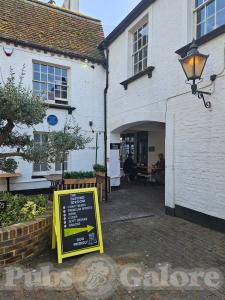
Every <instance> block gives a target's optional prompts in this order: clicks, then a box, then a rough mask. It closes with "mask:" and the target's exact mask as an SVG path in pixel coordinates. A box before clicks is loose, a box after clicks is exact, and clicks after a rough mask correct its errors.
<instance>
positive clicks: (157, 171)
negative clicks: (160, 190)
mask: <svg viewBox="0 0 225 300" xmlns="http://www.w3.org/2000/svg"><path fill="white" fill-rule="evenodd" d="M152 179H153V180H154V181H155V182H156V183H159V184H164V183H165V159H164V156H163V154H162V153H160V154H159V160H158V161H157V162H156V164H154V165H153V169H152Z"/></svg>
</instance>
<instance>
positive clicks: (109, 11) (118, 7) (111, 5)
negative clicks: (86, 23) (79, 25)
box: [42, 0, 140, 36]
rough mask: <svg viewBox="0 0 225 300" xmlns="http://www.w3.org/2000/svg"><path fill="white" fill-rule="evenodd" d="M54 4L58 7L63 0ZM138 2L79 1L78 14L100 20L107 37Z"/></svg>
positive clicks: (119, 0) (138, 0)
mask: <svg viewBox="0 0 225 300" xmlns="http://www.w3.org/2000/svg"><path fill="white" fill-rule="evenodd" d="M42 1H44V2H48V0H42ZM55 2H56V4H57V5H59V6H61V5H62V4H63V0H55ZM139 2H140V0H80V12H81V13H83V14H85V15H87V16H91V17H93V18H97V19H100V20H101V21H102V24H103V27H104V31H105V36H107V35H108V34H109V33H110V32H111V31H112V30H113V29H114V28H115V27H116V26H117V25H118V24H119V23H120V22H121V21H122V20H123V19H124V17H126V15H127V14H128V13H129V12H130V11H131V10H132V9H133V8H134V7H135V6H136V5H137V4H138V3H139Z"/></svg>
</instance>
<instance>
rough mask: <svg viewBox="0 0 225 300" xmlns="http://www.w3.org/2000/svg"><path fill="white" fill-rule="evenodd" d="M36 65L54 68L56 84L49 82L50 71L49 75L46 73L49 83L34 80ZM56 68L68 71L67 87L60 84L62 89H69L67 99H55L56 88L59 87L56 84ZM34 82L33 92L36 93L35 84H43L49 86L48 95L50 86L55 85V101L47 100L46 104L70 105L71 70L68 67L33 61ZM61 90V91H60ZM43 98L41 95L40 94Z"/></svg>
mask: <svg viewBox="0 0 225 300" xmlns="http://www.w3.org/2000/svg"><path fill="white" fill-rule="evenodd" d="M35 64H39V65H46V66H47V67H48V66H49V67H53V68H54V83H52V82H49V81H48V71H47V73H45V74H46V75H47V81H41V78H40V80H35V79H34V72H35V70H34V65H35ZM56 68H59V69H63V70H66V71H67V84H66V85H62V84H58V85H60V87H62V86H65V87H67V98H61V97H55V86H56V85H57V84H56V82H55V69H56ZM32 71H33V72H32V82H33V92H34V83H35V82H37V83H40V84H41V83H43V84H47V94H48V85H49V84H52V85H54V100H50V99H46V100H44V101H45V102H46V103H49V104H62V105H69V103H70V85H69V83H70V72H69V71H70V68H69V67H66V66H62V65H57V64H52V63H48V62H43V61H37V60H33V69H32ZM60 90H61V89H60ZM40 96H41V94H40Z"/></svg>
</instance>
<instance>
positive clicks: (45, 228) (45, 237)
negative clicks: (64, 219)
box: [0, 210, 52, 267]
mask: <svg viewBox="0 0 225 300" xmlns="http://www.w3.org/2000/svg"><path fill="white" fill-rule="evenodd" d="M51 228H52V211H51V210H50V211H48V212H46V213H45V214H44V215H43V216H41V217H39V218H36V219H35V220H33V221H30V222H26V223H21V224H15V225H11V226H8V227H5V228H0V267H4V266H7V265H10V264H13V263H19V262H21V261H23V260H24V259H27V258H29V257H32V256H34V255H36V254H37V253H40V252H41V251H42V250H43V249H44V248H45V247H46V245H47V244H48V243H49V241H51Z"/></svg>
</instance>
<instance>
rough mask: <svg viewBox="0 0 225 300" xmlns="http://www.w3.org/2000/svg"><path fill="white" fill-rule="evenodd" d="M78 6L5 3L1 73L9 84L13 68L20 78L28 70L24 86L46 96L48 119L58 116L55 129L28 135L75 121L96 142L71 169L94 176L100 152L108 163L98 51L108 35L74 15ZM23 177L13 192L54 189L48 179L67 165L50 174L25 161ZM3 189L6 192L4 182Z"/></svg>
mask: <svg viewBox="0 0 225 300" xmlns="http://www.w3.org/2000/svg"><path fill="white" fill-rule="evenodd" d="M78 2H79V1H77V0H72V1H65V5H64V6H65V8H60V7H57V6H54V5H48V4H44V3H42V2H38V1H34V0H10V1H0V16H1V17H0V70H1V80H4V79H6V78H7V76H8V74H9V70H10V67H12V68H13V71H14V72H15V73H16V75H18V74H20V73H21V70H22V67H23V65H25V78H24V84H25V85H26V87H29V88H30V89H33V91H34V93H37V94H38V93H40V92H42V94H43V95H45V97H46V103H48V104H49V109H48V111H47V117H48V116H51V115H53V116H56V117H57V119H58V123H57V124H56V125H55V126H51V125H50V124H49V123H48V121H47V117H46V119H45V120H44V122H43V124H40V125H38V126H35V128H32V129H29V130H27V129H26V130H25V132H26V133H28V134H30V135H31V136H34V138H35V139H36V141H39V142H41V141H42V140H43V138H44V135H45V134H46V133H47V132H48V131H51V130H59V129H62V128H63V127H64V125H65V122H66V120H70V119H71V118H73V119H75V121H76V122H77V123H78V125H79V126H80V127H81V129H82V133H83V134H85V135H86V136H90V137H91V138H92V142H91V143H90V144H88V145H87V146H86V149H85V150H82V151H74V152H72V153H71V154H70V155H69V156H68V157H67V161H66V164H65V165H66V168H67V170H68V171H80V170H83V171H89V170H92V167H93V164H94V163H95V161H96V148H97V152H98V153H97V157H98V163H100V164H104V93H103V90H104V86H105V69H104V54H103V53H102V52H101V51H100V50H98V45H99V43H100V42H101V41H102V39H103V30H102V25H101V22H100V21H99V20H95V19H93V18H91V17H86V16H84V15H82V14H79V13H78V12H77V11H70V10H68V8H71V9H78V7H79V6H78ZM90 122H91V123H90ZM90 125H92V126H90ZM96 138H98V145H97V147H96ZM18 172H20V173H21V177H19V178H17V179H14V180H11V190H25V189H37V188H38V189H42V188H48V187H49V185H50V183H49V182H47V181H46V179H45V178H44V176H46V175H48V174H57V173H59V174H60V173H61V166H60V165H57V164H56V165H54V166H52V169H51V170H47V168H46V165H44V164H42V165H38V164H36V165H33V164H31V163H27V162H24V161H22V160H20V161H19V168H18ZM0 189H1V190H4V189H6V184H5V181H4V180H1V181H0Z"/></svg>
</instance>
